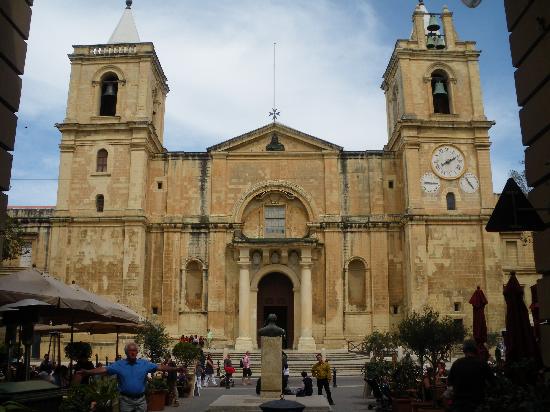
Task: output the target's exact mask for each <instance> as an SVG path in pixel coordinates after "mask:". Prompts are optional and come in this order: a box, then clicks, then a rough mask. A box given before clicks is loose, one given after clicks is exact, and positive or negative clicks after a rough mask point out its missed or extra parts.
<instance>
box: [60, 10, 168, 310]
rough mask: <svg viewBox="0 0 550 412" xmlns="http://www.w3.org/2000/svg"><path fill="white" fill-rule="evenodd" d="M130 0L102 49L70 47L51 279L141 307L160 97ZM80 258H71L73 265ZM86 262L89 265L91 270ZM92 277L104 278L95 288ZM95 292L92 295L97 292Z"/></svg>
mask: <svg viewBox="0 0 550 412" xmlns="http://www.w3.org/2000/svg"><path fill="white" fill-rule="evenodd" d="M131 6H132V1H131V0H127V1H126V8H125V9H124V12H123V14H122V17H121V18H120V21H119V23H118V25H117V26H116V28H115V30H114V32H113V34H112V35H111V37H110V38H109V40H108V41H107V42H106V43H103V44H92V45H77V46H73V47H74V50H73V52H72V53H71V54H69V60H70V62H71V76H70V83H69V93H68V100H67V111H66V116H65V119H64V120H63V122H62V123H59V124H57V125H56V126H57V128H58V129H59V131H60V132H61V144H60V145H59V147H60V166H59V186H58V192H57V205H56V211H55V217H54V219H53V223H52V226H53V228H52V239H54V241H55V242H56V243H58V244H59V245H60V247H59V248H58V250H56V252H55V255H52V256H51V259H52V262H53V263H52V273H55V274H56V275H57V276H58V277H60V278H62V279H63V278H64V279H65V280H66V281H68V282H70V281H71V280H75V281H76V282H77V283H79V284H81V285H82V286H84V287H87V286H88V287H90V288H92V289H94V290H97V291H101V290H102V289H101V288H104V291H103V293H105V294H111V295H112V296H113V299H120V301H121V302H122V303H128V304H130V305H131V306H132V307H134V308H136V310H138V311H141V310H142V308H143V296H144V293H143V290H144V276H145V255H146V246H145V245H146V222H147V213H148V211H147V202H146V193H147V187H148V186H147V185H148V184H149V182H148V177H149V173H150V172H149V169H150V168H151V165H152V159H153V157H154V156H155V154H158V153H162V152H163V151H164V150H165V149H164V148H163V146H162V141H163V127H164V107H165V100H166V95H167V93H168V90H169V89H168V85H167V79H166V76H165V75H164V72H163V70H162V67H161V65H160V62H159V59H158V57H157V54H156V52H155V47H154V45H153V43H150V42H142V41H141V40H140V38H139V35H138V32H137V29H136V25H135V22H134V18H133V15H132V9H131ZM75 256H79V257H80V258H79V259H75ZM92 262H93V263H92ZM98 279H102V282H103V283H101V282H99V281H98ZM98 288H99V289H98Z"/></svg>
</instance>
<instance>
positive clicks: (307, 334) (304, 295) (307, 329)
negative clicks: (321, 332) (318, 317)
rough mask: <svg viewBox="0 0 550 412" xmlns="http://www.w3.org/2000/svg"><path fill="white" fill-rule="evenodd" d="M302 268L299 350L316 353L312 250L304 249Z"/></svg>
mask: <svg viewBox="0 0 550 412" xmlns="http://www.w3.org/2000/svg"><path fill="white" fill-rule="evenodd" d="M300 265H301V267H302V273H301V278H302V279H301V285H300V303H301V305H302V308H301V328H300V329H301V330H300V339H299V341H298V350H304V351H314V350H315V349H316V346H315V340H314V339H313V334H312V327H313V308H312V306H313V305H312V302H313V290H312V287H311V266H312V262H311V249H309V248H304V249H302V259H301V262H300Z"/></svg>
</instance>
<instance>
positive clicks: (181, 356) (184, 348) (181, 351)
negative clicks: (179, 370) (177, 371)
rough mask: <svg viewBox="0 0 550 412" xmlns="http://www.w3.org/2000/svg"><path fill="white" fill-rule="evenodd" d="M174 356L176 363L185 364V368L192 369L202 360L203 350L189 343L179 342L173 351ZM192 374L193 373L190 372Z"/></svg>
mask: <svg viewBox="0 0 550 412" xmlns="http://www.w3.org/2000/svg"><path fill="white" fill-rule="evenodd" d="M172 355H174V358H176V361H177V362H178V363H180V364H183V365H184V366H185V367H191V366H192V365H194V363H195V361H197V360H198V359H200V357H201V355H202V350H201V348H200V347H199V346H197V345H193V344H192V343H188V342H178V343H176V345H175V346H174V349H172ZM190 372H192V371H191V370H190Z"/></svg>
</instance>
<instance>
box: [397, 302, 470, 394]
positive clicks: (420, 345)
mask: <svg viewBox="0 0 550 412" xmlns="http://www.w3.org/2000/svg"><path fill="white" fill-rule="evenodd" d="M398 330H399V340H400V341H401V343H402V344H403V345H404V346H405V347H406V348H407V349H409V350H410V351H412V352H413V353H414V354H415V355H416V356H417V357H418V361H419V363H420V366H422V365H424V362H425V361H426V360H427V361H428V362H429V363H430V364H431V366H432V373H431V375H430V380H431V382H432V386H434V384H435V370H436V365H437V362H438V361H440V360H443V359H445V358H446V357H447V356H448V354H449V353H450V351H451V349H452V347H453V345H455V344H457V343H459V342H462V341H463V340H464V336H465V334H466V331H465V329H464V325H463V324H462V323H458V322H454V321H453V319H451V318H450V317H448V316H446V317H443V318H440V316H439V313H438V312H436V311H435V310H433V309H432V308H430V307H425V308H424V310H423V311H422V312H421V313H418V312H412V313H411V314H409V315H408V316H407V317H406V318H405V319H403V320H402V321H401V323H400V324H399V326H398Z"/></svg>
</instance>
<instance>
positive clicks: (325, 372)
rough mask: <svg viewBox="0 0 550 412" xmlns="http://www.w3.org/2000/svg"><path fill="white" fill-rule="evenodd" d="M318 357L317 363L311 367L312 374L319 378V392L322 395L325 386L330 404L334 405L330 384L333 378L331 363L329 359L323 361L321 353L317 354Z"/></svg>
mask: <svg viewBox="0 0 550 412" xmlns="http://www.w3.org/2000/svg"><path fill="white" fill-rule="evenodd" d="M316 358H317V363H316V364H315V365H313V367H312V368H311V375H312V376H313V377H314V378H316V379H317V393H318V394H319V395H322V394H323V387H324V388H325V392H326V394H327V400H328V403H329V405H334V401H333V400H332V394H331V393H330V385H329V382H330V380H331V375H330V364H329V363H328V362H327V361H323V356H322V355H321V354H320V353H318V354H317V356H316Z"/></svg>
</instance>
